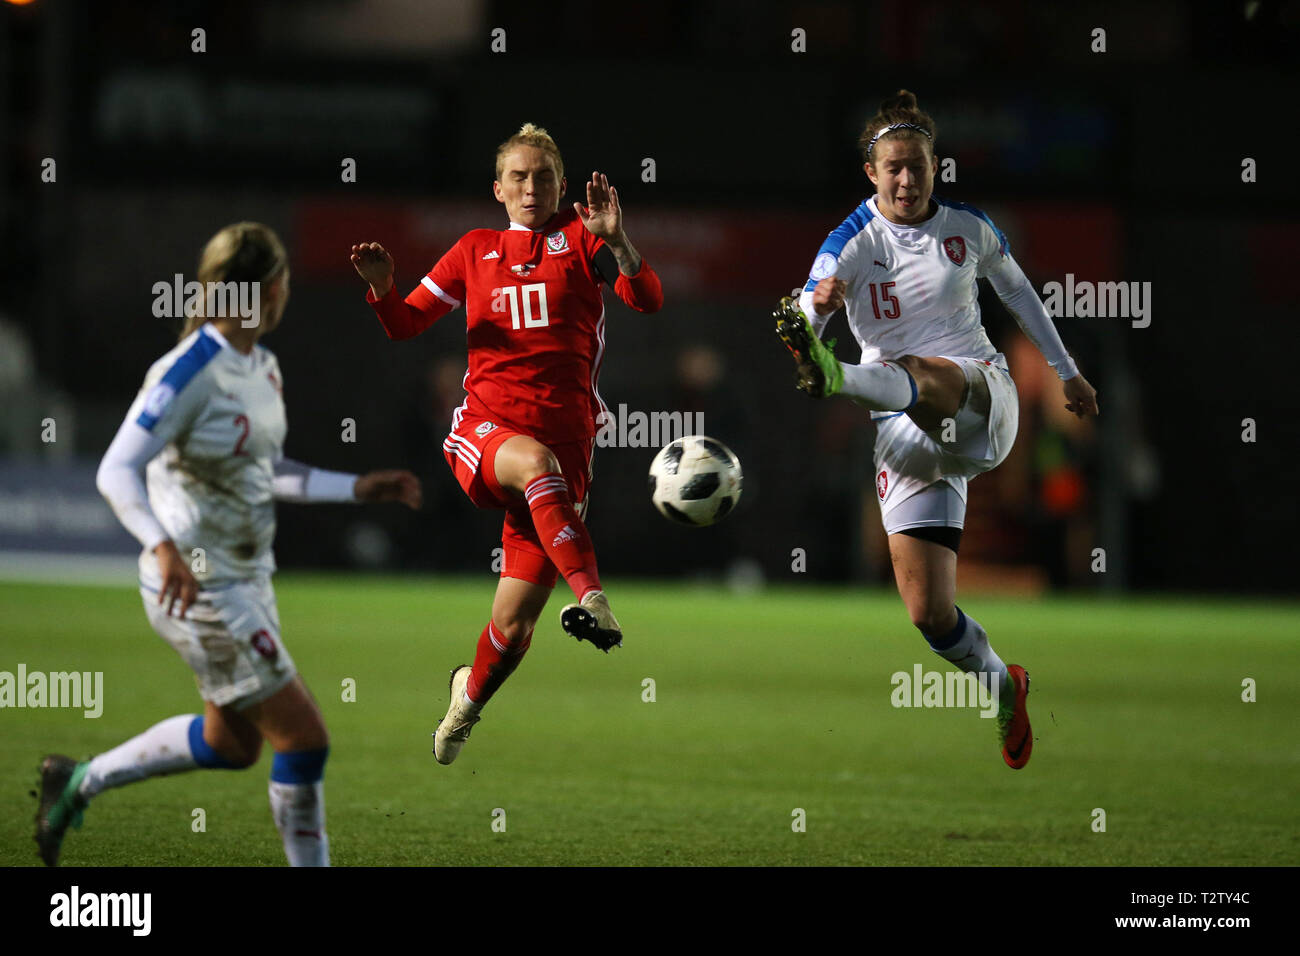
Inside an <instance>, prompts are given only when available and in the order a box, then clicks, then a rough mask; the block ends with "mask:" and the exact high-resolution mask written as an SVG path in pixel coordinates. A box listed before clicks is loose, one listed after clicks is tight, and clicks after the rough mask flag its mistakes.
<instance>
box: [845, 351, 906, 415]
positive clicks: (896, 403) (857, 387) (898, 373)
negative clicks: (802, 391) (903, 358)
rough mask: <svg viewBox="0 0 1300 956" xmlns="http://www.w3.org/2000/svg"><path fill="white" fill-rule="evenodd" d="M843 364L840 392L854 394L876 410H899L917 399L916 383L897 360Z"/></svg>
mask: <svg viewBox="0 0 1300 956" xmlns="http://www.w3.org/2000/svg"><path fill="white" fill-rule="evenodd" d="M841 364H842V365H843V366H844V384H843V386H841V388H840V394H841V395H847V396H848V397H849V398H856V399H857V400H858V401H859V402H860V403H861V404H863V405H865V406H867V408H870V409H874V410H875V411H878V412H901V411H903V410H904V409H906V408H911V407H912V405H913V404H915V402H916V383H915V382H914V381H913V380H912V376H911V375H909V374H908V372H907V369H905V368H903V366H901V365H899V364H898V363H897V362H867V363H865V364H863V365H848V364H846V363H841Z"/></svg>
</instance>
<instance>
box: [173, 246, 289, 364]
mask: <svg viewBox="0 0 1300 956" xmlns="http://www.w3.org/2000/svg"><path fill="white" fill-rule="evenodd" d="M288 264H289V254H288V253H287V252H286V251H285V248H284V243H283V242H281V241H280V237H279V236H277V235H276V234H275V230H274V229H272V228H271V227H270V226H265V225H263V224H262V223H260V222H236V223H231V224H230V225H229V226H226V227H225V228H224V229H221V230H220V231H218V232H217V234H216V235H215V236H213V237H212V238H211V239H209V240H208V244H207V245H206V246H204V247H203V253H202V255H200V256H199V274H198V280H199V282H201V283H202V284H203V287H204V288H207V287H208V283H210V282H269V281H271V280H272V279H274V278H275V277H276V276H278V275H279V274H280V273H281V272H282V271H283V270H284V268H285V267H286V266H287V265H288ZM200 299H201V300H205V297H200ZM207 320H208V316H207V315H206V314H205V313H204V309H203V308H202V307H200V308H198V309H197V311H196V314H194V315H188V314H187V315H186V317H185V324H184V325H183V326H182V328H181V338H185V337H186V336H187V335H189V334H190V333H191V332H193V331H194V330H195V329H197V328H198V327H199V326H201V325H202V324H203V323H204V322H206V321H207Z"/></svg>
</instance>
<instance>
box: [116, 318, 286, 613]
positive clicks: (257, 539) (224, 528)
mask: <svg viewBox="0 0 1300 956" xmlns="http://www.w3.org/2000/svg"><path fill="white" fill-rule="evenodd" d="M281 388H282V383H281V378H280V365H279V363H278V362H277V361H276V358H275V356H274V355H272V354H271V352H270V351H268V350H267V349H266V348H264V347H262V346H260V345H258V346H255V347H254V348H253V351H252V354H250V355H244V354H243V353H242V352H239V351H237V350H236V349H234V348H233V347H232V346H231V345H230V344H229V343H228V342H226V341H225V339H224V338H223V337H222V335H221V334H220V333H219V332H217V330H216V329H214V328H213V327H212V325H211V324H205V325H203V326H201V327H200V328H199V330H198V331H196V332H194V333H192V334H191V335H188V336H186V337H185V338H184V339H183V340H182V341H181V342H180V344H178V345H177V346H176V347H175V348H174V349H172V350H171V351H170V352H168V353H167V354H166V355H164V356H163V357H162V358H161V359H159V360H158V361H157V362H155V363H154V364H153V366H152V367H150V369H149V372H148V374H147V375H145V379H144V386H143V387H142V388H141V389H140V393H139V394H138V395H137V396H136V399H135V401H134V402H133V403H132V405H131V410H130V412H128V413H127V421H132V420H134V421H135V422H136V423H137V424H138V425H140V426H141V427H142V428H144V429H146V430H147V431H149V432H151V433H152V434H154V435H155V436H156V437H159V438H165V439H166V440H167V446H166V448H165V449H164V450H163V452H162V453H161V454H159V455H158V456H157V457H156V458H154V459H153V460H152V461H151V462H150V463H149V466H148V469H147V470H146V481H147V484H148V489H149V506H150V508H151V509H152V510H153V513H154V515H155V516H156V517H157V520H158V522H159V524H161V525H162V526H163V528H164V529H165V530H166V531H167V533H168V535H170V537H171V539H172V541H174V542H175V544H176V547H177V549H178V550H179V551H180V554H181V557H182V558H184V559H186V560H187V561H189V562H191V566H192V570H193V572H194V576H195V578H197V579H198V581H199V583H200V586H201V587H205V588H208V587H212V586H213V585H214V584H216V583H220V582H223V581H228V580H234V579H248V578H252V577H258V576H261V575H268V576H269V575H270V574H271V573H272V572H273V571H274V570H275V558H274V556H273V554H272V551H271V543H272V541H273V540H274V538H275V505H274V502H273V500H272V481H273V478H274V465H275V462H277V461H279V460H280V458H281V455H282V449H283V446H284V437H285V433H286V431H287V430H288V424H287V421H286V419H285V413H284V400H283V398H282V395H281ZM195 548H202V549H203V555H202V560H201V561H198V560H196V556H195V555H194V554H193V549H195ZM140 576H141V580H142V581H143V582H144V583H145V584H147V585H149V586H151V587H156V586H157V584H158V580H159V579H158V564H157V559H156V558H155V557H154V555H153V553H152V552H150V551H145V552H144V553H142V554H141V556H140Z"/></svg>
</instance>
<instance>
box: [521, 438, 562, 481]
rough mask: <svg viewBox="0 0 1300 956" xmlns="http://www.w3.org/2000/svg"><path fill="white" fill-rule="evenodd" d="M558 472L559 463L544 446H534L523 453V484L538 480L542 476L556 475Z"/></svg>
mask: <svg viewBox="0 0 1300 956" xmlns="http://www.w3.org/2000/svg"><path fill="white" fill-rule="evenodd" d="M559 470H560V463H559V461H558V460H557V459H556V457H555V455H554V453H553V452H552V451H551V450H550V449H549V448H547V447H546V446H545V445H540V444H539V445H534V446H533V447H531V448H529V449H528V450H527V451H526V452H524V460H523V473H524V481H525V482H529V481H532V480H533V479H534V478H540V477H541V476H542V475H553V474H557V473H558V472H559Z"/></svg>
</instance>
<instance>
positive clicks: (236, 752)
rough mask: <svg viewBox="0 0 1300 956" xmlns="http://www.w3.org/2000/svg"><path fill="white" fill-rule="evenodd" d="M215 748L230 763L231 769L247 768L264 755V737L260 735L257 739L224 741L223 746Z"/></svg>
mask: <svg viewBox="0 0 1300 956" xmlns="http://www.w3.org/2000/svg"><path fill="white" fill-rule="evenodd" d="M215 749H216V751H217V753H219V754H221V756H222V757H223V758H224V759H225V761H226V763H228V764H230V767H231V769H233V770H247V769H248V768H249V767H251V766H253V764H255V763H257V760H258V758H259V757H261V756H262V739H261V738H260V737H259V738H258V739H257V740H256V741H223V743H222V746H220V747H217V748H215Z"/></svg>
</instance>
